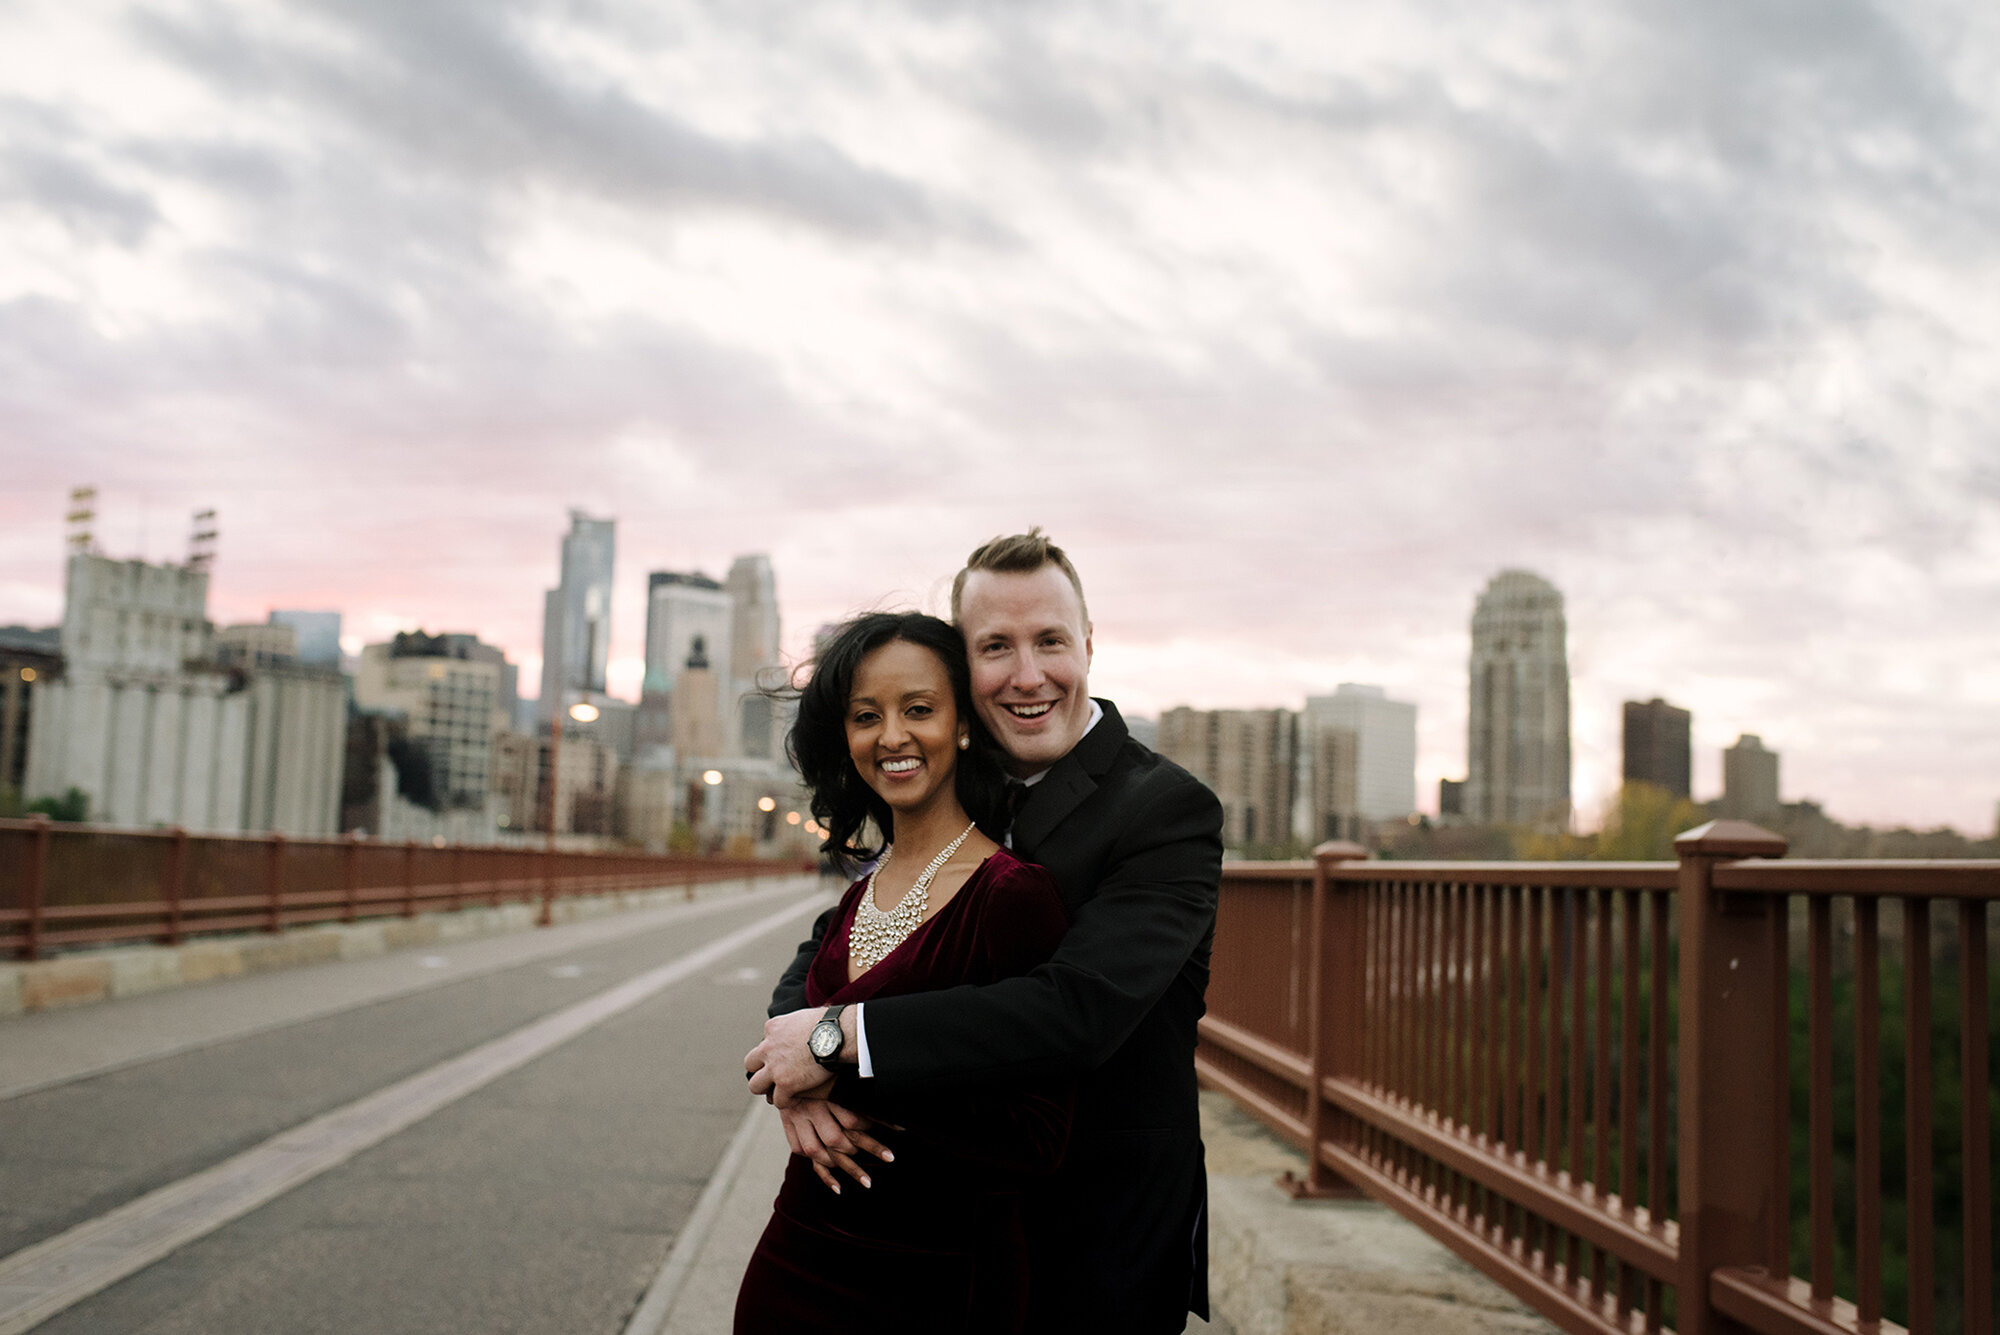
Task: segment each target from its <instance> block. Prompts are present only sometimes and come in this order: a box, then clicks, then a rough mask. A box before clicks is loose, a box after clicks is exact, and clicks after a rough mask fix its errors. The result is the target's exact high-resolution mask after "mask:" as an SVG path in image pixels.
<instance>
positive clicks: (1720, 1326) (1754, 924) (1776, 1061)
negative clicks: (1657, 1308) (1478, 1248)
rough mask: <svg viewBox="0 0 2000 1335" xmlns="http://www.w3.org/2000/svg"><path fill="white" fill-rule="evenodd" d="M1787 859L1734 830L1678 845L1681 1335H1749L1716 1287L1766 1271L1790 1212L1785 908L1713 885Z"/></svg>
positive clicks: (1776, 898)
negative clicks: (1719, 872) (1743, 1273)
mask: <svg viewBox="0 0 2000 1335" xmlns="http://www.w3.org/2000/svg"><path fill="white" fill-rule="evenodd" d="M1785 848H1786V844H1785V841H1784V840H1783V839H1782V838H1780V837H1779V836H1777V835H1775V834H1772V833H1771V832H1770V831H1769V830H1764V829H1759V828H1758V827H1757V826H1755V825H1751V824H1749V823H1747V822H1745V821H1736V820H1716V821H1710V822H1709V823H1708V824H1706V825H1703V826H1700V827H1698V828H1696V829H1692V830H1689V831H1688V832H1687V833H1685V834H1683V835H1681V836H1680V837H1679V838H1678V839H1676V840H1674V851H1675V852H1676V853H1678V854H1679V855H1680V864H1681V865H1680V881H1679V885H1678V887H1677V894H1676V897H1677V898H1678V900H1679V919H1680V951H1681V958H1680V979H1679V983H1680V1032H1679V1034H1678V1035H1677V1040H1678V1047H1679V1071H1680V1090H1679V1095H1678V1098H1677V1106H1678V1109H1679V1127H1678V1136H1679V1147H1680V1173H1679V1184H1680V1201H1679V1206H1680V1210H1679V1214H1680V1268H1679V1275H1678V1278H1677V1290H1678V1296H1677V1299H1676V1302H1677V1308H1676V1312H1677V1317H1678V1320H1677V1322H1676V1329H1677V1331H1678V1332H1679V1335H1734V1333H1735V1332H1740V1331H1744V1330H1745V1329H1747V1328H1746V1327H1743V1326H1742V1325H1740V1324H1739V1323H1737V1322H1736V1321H1733V1320H1731V1319H1730V1318H1729V1317H1727V1316H1725V1315H1723V1314H1722V1313H1721V1312H1719V1311H1717V1310H1716V1309H1715V1308H1714V1307H1713V1306H1712V1305H1711V1304H1710V1301H1709V1278H1710V1276H1712V1275H1713V1274H1714V1273H1715V1271H1716V1270H1717V1269H1718V1268H1720V1267H1724V1266H1746V1267H1750V1266H1755V1267H1762V1266H1763V1265H1764V1264H1765V1262H1766V1261H1767V1260H1768V1257H1769V1251H1770V1238H1771V1235H1772V1223H1771V1212H1773V1211H1787V1210H1789V1209H1790V1208H1791V1203H1790V1202H1789V1201H1786V1200H1779V1199H1775V1198H1774V1196H1775V1193H1774V1192H1773V1190H1772V1182H1773V1180H1774V1170H1773V1165H1774V1164H1778V1163H1782V1162H1783V1161H1784V1158H1785V1155H1786V1154H1787V1147H1786V1143H1785V1141H1784V1139H1783V1136H1784V1130H1783V1128H1784V1125H1785V1114H1786V1106H1785V1105H1786V1102H1787V1090H1788V1088H1789V1087H1788V1085H1787V1084H1786V1083H1785V1080H1786V1073H1787V1064H1786V1062H1785V1060H1784V1059H1783V1054H1782V1053H1781V1052H1776V1051H1773V1050H1772V1048H1773V1046H1774V1043H1778V1042H1780V1041H1781V1040H1780V1036H1781V1035H1782V1034H1783V1033H1784V1030H1783V1029H1782V1028H1780V1024H1781V1023H1782V1019H1783V1017H1782V1016H1781V1015H1780V1014H1779V1013H1778V1007H1779V1004H1780V1001H1779V998H1781V997H1782V996H1783V995H1784V993H1783V990H1782V988H1780V987H1779V986H1777V985H1776V980H1774V979H1773V978H1772V977H1771V974H1772V972H1773V970H1774V969H1778V970H1782V969H1783V968H1784V967H1785V961H1784V957H1783V955H1782V954H1780V953H1778V951H1777V950H1776V949H1774V944H1773V943H1774V942H1776V941H1779V940H1781V937H1780V935H1779V934H1780V933H1782V932H1783V931H1784V926H1785V900H1784V897H1783V896H1780V895H1769V896H1757V897H1755V898H1751V897H1749V896H1741V897H1738V899H1737V900H1736V901H1734V902H1732V901H1730V900H1728V899H1726V898H1725V897H1724V896H1723V895H1722V894H1720V893H1718V892H1717V891H1716V890H1715V888H1714V883H1713V873H1714V870H1715V865H1716V863H1718V862H1724V861H1731V860H1734V859H1737V858H1752V857H1769V858H1775V857H1783V856H1784V854H1785ZM1760 1076H1761V1077H1762V1078H1760ZM1776 1278H1780V1279H1782V1278H1784V1277H1783V1276H1777V1277H1776Z"/></svg>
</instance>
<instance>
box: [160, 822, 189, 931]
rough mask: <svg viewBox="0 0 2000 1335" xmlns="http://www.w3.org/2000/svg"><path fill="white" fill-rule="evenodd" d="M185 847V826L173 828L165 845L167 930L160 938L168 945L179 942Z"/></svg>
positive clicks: (184, 889) (184, 874) (186, 838)
mask: <svg viewBox="0 0 2000 1335" xmlns="http://www.w3.org/2000/svg"><path fill="white" fill-rule="evenodd" d="M187 847H188V832H187V830H186V828H185V827H183V826H179V825H176V826H175V827H174V828H173V842H172V843H170V844H168V845H167V874H166V876H165V878H164V879H165V881H166V890H167V930H166V933H165V935H164V936H163V937H162V940H163V941H164V942H165V943H166V944H167V945H170V946H177V945H179V944H180V943H181V900H182V899H183V898H184V897H185V895H186V893H187V888H186V887H187Z"/></svg>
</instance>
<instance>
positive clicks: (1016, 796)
mask: <svg viewBox="0 0 2000 1335" xmlns="http://www.w3.org/2000/svg"><path fill="white" fill-rule="evenodd" d="M1027 800H1028V785H1027V784H1025V783H1022V782H1021V781H1020V780H1018V779H1009V780H1007V832H1008V833H1009V834H1011V833H1013V830H1014V821H1015V818H1016V817H1018V816H1019V815H1020V814H1021V804H1022V803H1023V802H1026V801H1027Z"/></svg>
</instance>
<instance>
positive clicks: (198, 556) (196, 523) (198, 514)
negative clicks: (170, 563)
mask: <svg viewBox="0 0 2000 1335" xmlns="http://www.w3.org/2000/svg"><path fill="white" fill-rule="evenodd" d="M215 537H216V530H215V511H213V510H196V511H195V512H194V520H193V522H192V524H191V525H190V526H189V530H188V559H187V568H188V569H189V570H195V571H201V572H204V573H206V571H207V570H208V568H209V567H210V566H212V565H214V564H215Z"/></svg>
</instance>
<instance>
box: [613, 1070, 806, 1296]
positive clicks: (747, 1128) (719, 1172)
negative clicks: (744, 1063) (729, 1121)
mask: <svg viewBox="0 0 2000 1335" xmlns="http://www.w3.org/2000/svg"><path fill="white" fill-rule="evenodd" d="M772 1115H773V1114H772V1112H771V1110H770V1109H769V1108H768V1107H766V1106H765V1105H763V1104H761V1103H752V1104H751V1105H750V1108H749V1111H747V1112H745V1113H744V1114H743V1124H742V1125H741V1126H739V1127H737V1128H736V1134H735V1136H733V1137H732V1138H731V1139H730V1142H729V1148H728V1149H726V1150H724V1151H723V1152H722V1159H721V1161H720V1162H719V1163H717V1164H716V1166H715V1175H714V1176H713V1177H711V1178H709V1179H708V1185H707V1186H706V1187H703V1188H702V1192H701V1199H700V1200H698V1201H696V1202H695V1203H694V1210H693V1212H692V1213H690V1214H689V1215H688V1217H687V1223H685V1224H683V1225H681V1231H680V1232H679V1233H677V1234H676V1235H675V1236H674V1245H673V1246H672V1247H670V1248H668V1249H667V1259H666V1261H665V1262H664V1263H663V1264H662V1265H661V1266H660V1273H659V1274H657V1275H655V1276H653V1282H652V1284H651V1285H650V1286H648V1287H647V1289H646V1296H645V1298H644V1299H643V1300H642V1301H641V1302H640V1303H639V1310H637V1311H636V1312H634V1313H632V1319H631V1320H630V1321H627V1322H626V1323H625V1330H624V1332H623V1335H660V1332H661V1331H662V1330H664V1329H665V1328H666V1324H667V1318H668V1317H670V1316H672V1315H673V1311H674V1302H675V1300H676V1299H678V1298H679V1297H680V1296H681V1286H682V1285H683V1284H685V1283H687V1277H688V1271H689V1270H691V1269H692V1268H693V1267H694V1262H695V1258H696V1257H697V1256H699V1255H700V1254H701V1249H702V1247H703V1246H704V1245H705V1244H706V1243H707V1242H708V1234H709V1230H710V1229H712V1228H713V1227H715V1216H716V1215H717V1214H718V1213H720V1212H721V1210H722V1200H723V1198H724V1197H725V1196H727V1195H728V1194H729V1189H730V1188H731V1187H733V1186H735V1185H736V1178H737V1176H738V1175H739V1174H740V1173H742V1171H743V1163H744V1161H745V1160H746V1159H748V1158H749V1157H750V1147H751V1145H752V1144H754V1143H755V1142H756V1140H757V1136H758V1133H759V1132H761V1131H762V1130H763V1129H764V1126H763V1124H764V1121H765V1119H767V1118H769V1117H771V1116H772Z"/></svg>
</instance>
